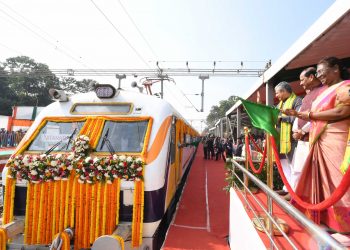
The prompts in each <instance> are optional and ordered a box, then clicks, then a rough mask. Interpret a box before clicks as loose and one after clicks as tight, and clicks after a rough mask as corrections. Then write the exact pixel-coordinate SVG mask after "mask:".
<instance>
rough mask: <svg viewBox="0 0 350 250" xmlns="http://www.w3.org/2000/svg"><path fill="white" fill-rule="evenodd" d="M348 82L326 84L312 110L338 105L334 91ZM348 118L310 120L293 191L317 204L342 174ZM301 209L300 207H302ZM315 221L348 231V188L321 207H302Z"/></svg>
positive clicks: (327, 195)
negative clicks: (307, 141)
mask: <svg viewBox="0 0 350 250" xmlns="http://www.w3.org/2000/svg"><path fill="white" fill-rule="evenodd" d="M345 85H350V81H343V82H340V83H338V84H335V85H332V86H330V87H328V88H326V89H325V90H324V91H323V92H322V93H321V94H320V95H319V96H318V97H317V98H316V99H315V101H314V102H313V104H312V107H311V111H312V112H319V111H325V110H329V109H333V108H335V107H336V106H337V101H336V91H337V89H338V88H339V87H342V86H345ZM349 126H350V118H346V119H343V120H340V121H335V122H329V121H318V120H313V121H312V123H311V128H310V152H309V155H308V157H307V159H306V162H305V165H304V168H303V172H302V174H301V177H300V181H299V183H298V185H297V188H296V194H297V195H298V196H299V197H301V198H302V199H303V200H304V201H307V202H309V203H313V204H317V203H319V202H321V201H323V200H325V199H327V198H329V197H330V195H331V194H332V193H333V191H334V190H335V189H336V188H337V187H338V186H339V183H340V182H341V180H342V178H343V174H342V173H341V170H340V166H341V164H342V162H343V159H344V154H345V149H346V146H347V140H348V133H349ZM301 210H302V209H301ZM304 212H305V214H306V215H307V216H308V217H309V218H310V219H312V220H313V221H314V222H316V223H318V224H320V223H322V224H325V225H327V226H328V227H329V228H331V229H333V230H335V231H337V232H349V231H350V192H349V191H347V192H346V193H345V195H344V196H343V197H342V198H341V199H340V200H339V201H338V202H336V203H334V204H333V206H330V207H329V208H327V209H325V210H323V211H310V210H307V211H304Z"/></svg>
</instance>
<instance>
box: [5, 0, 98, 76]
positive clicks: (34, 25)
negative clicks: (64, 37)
mask: <svg viewBox="0 0 350 250" xmlns="http://www.w3.org/2000/svg"><path fill="white" fill-rule="evenodd" d="M0 4H2V5H3V6H5V7H6V8H7V9H9V10H11V11H12V12H13V13H15V14H16V15H17V16H19V17H21V18H22V19H23V20H24V21H26V22H27V23H28V24H30V25H32V26H33V27H35V28H36V29H37V30H39V31H41V32H42V33H44V34H45V35H46V36H47V37H50V38H51V39H52V40H54V41H56V42H58V41H59V40H58V39H57V38H56V37H54V36H53V35H51V34H50V33H48V32H47V31H45V30H44V29H42V28H41V27H39V26H38V25H36V24H34V23H33V22H31V21H30V20H29V19H28V18H26V17H25V16H23V15H22V14H20V13H18V12H17V11H16V10H14V9H13V8H12V7H11V6H9V5H8V4H6V3H4V2H2V1H0ZM51 43H52V42H51ZM52 44H53V43H52ZM59 46H60V47H62V48H64V49H65V50H67V51H68V52H69V53H70V54H75V52H74V51H73V50H72V49H70V48H69V47H67V46H65V45H64V44H62V43H60V44H59ZM56 47H58V45H57V44H56ZM61 50H62V49H61ZM72 57H76V58H79V59H81V56H79V55H77V54H76V55H72ZM79 59H78V60H75V61H78V62H79V63H80V64H81V65H84V67H86V68H90V69H91V68H92V67H91V66H89V65H86V64H85V63H84V62H81V61H79Z"/></svg>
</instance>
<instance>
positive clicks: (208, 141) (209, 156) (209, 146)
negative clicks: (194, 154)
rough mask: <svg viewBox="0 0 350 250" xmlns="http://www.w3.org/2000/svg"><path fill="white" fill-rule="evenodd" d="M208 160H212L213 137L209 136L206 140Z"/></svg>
mask: <svg viewBox="0 0 350 250" xmlns="http://www.w3.org/2000/svg"><path fill="white" fill-rule="evenodd" d="M207 143H208V159H213V158H214V135H210V136H209V138H208V140H207Z"/></svg>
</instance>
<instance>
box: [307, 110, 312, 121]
mask: <svg viewBox="0 0 350 250" xmlns="http://www.w3.org/2000/svg"><path fill="white" fill-rule="evenodd" d="M307 117H308V118H309V120H311V119H312V112H311V111H309V113H307Z"/></svg>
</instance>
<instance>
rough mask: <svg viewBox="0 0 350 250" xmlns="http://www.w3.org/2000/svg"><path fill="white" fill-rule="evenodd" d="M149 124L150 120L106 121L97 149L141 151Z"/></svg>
mask: <svg viewBox="0 0 350 250" xmlns="http://www.w3.org/2000/svg"><path fill="white" fill-rule="evenodd" d="M147 125H148V121H138V122H121V121H106V122H105V126H104V128H103V131H102V134H101V137H100V140H99V143H98V146H97V148H96V151H98V152H108V151H111V150H112V151H114V153H118V152H141V151H142V148H143V143H144V140H145V135H146V130H147ZM104 138H107V140H104ZM103 141H104V142H103Z"/></svg>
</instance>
